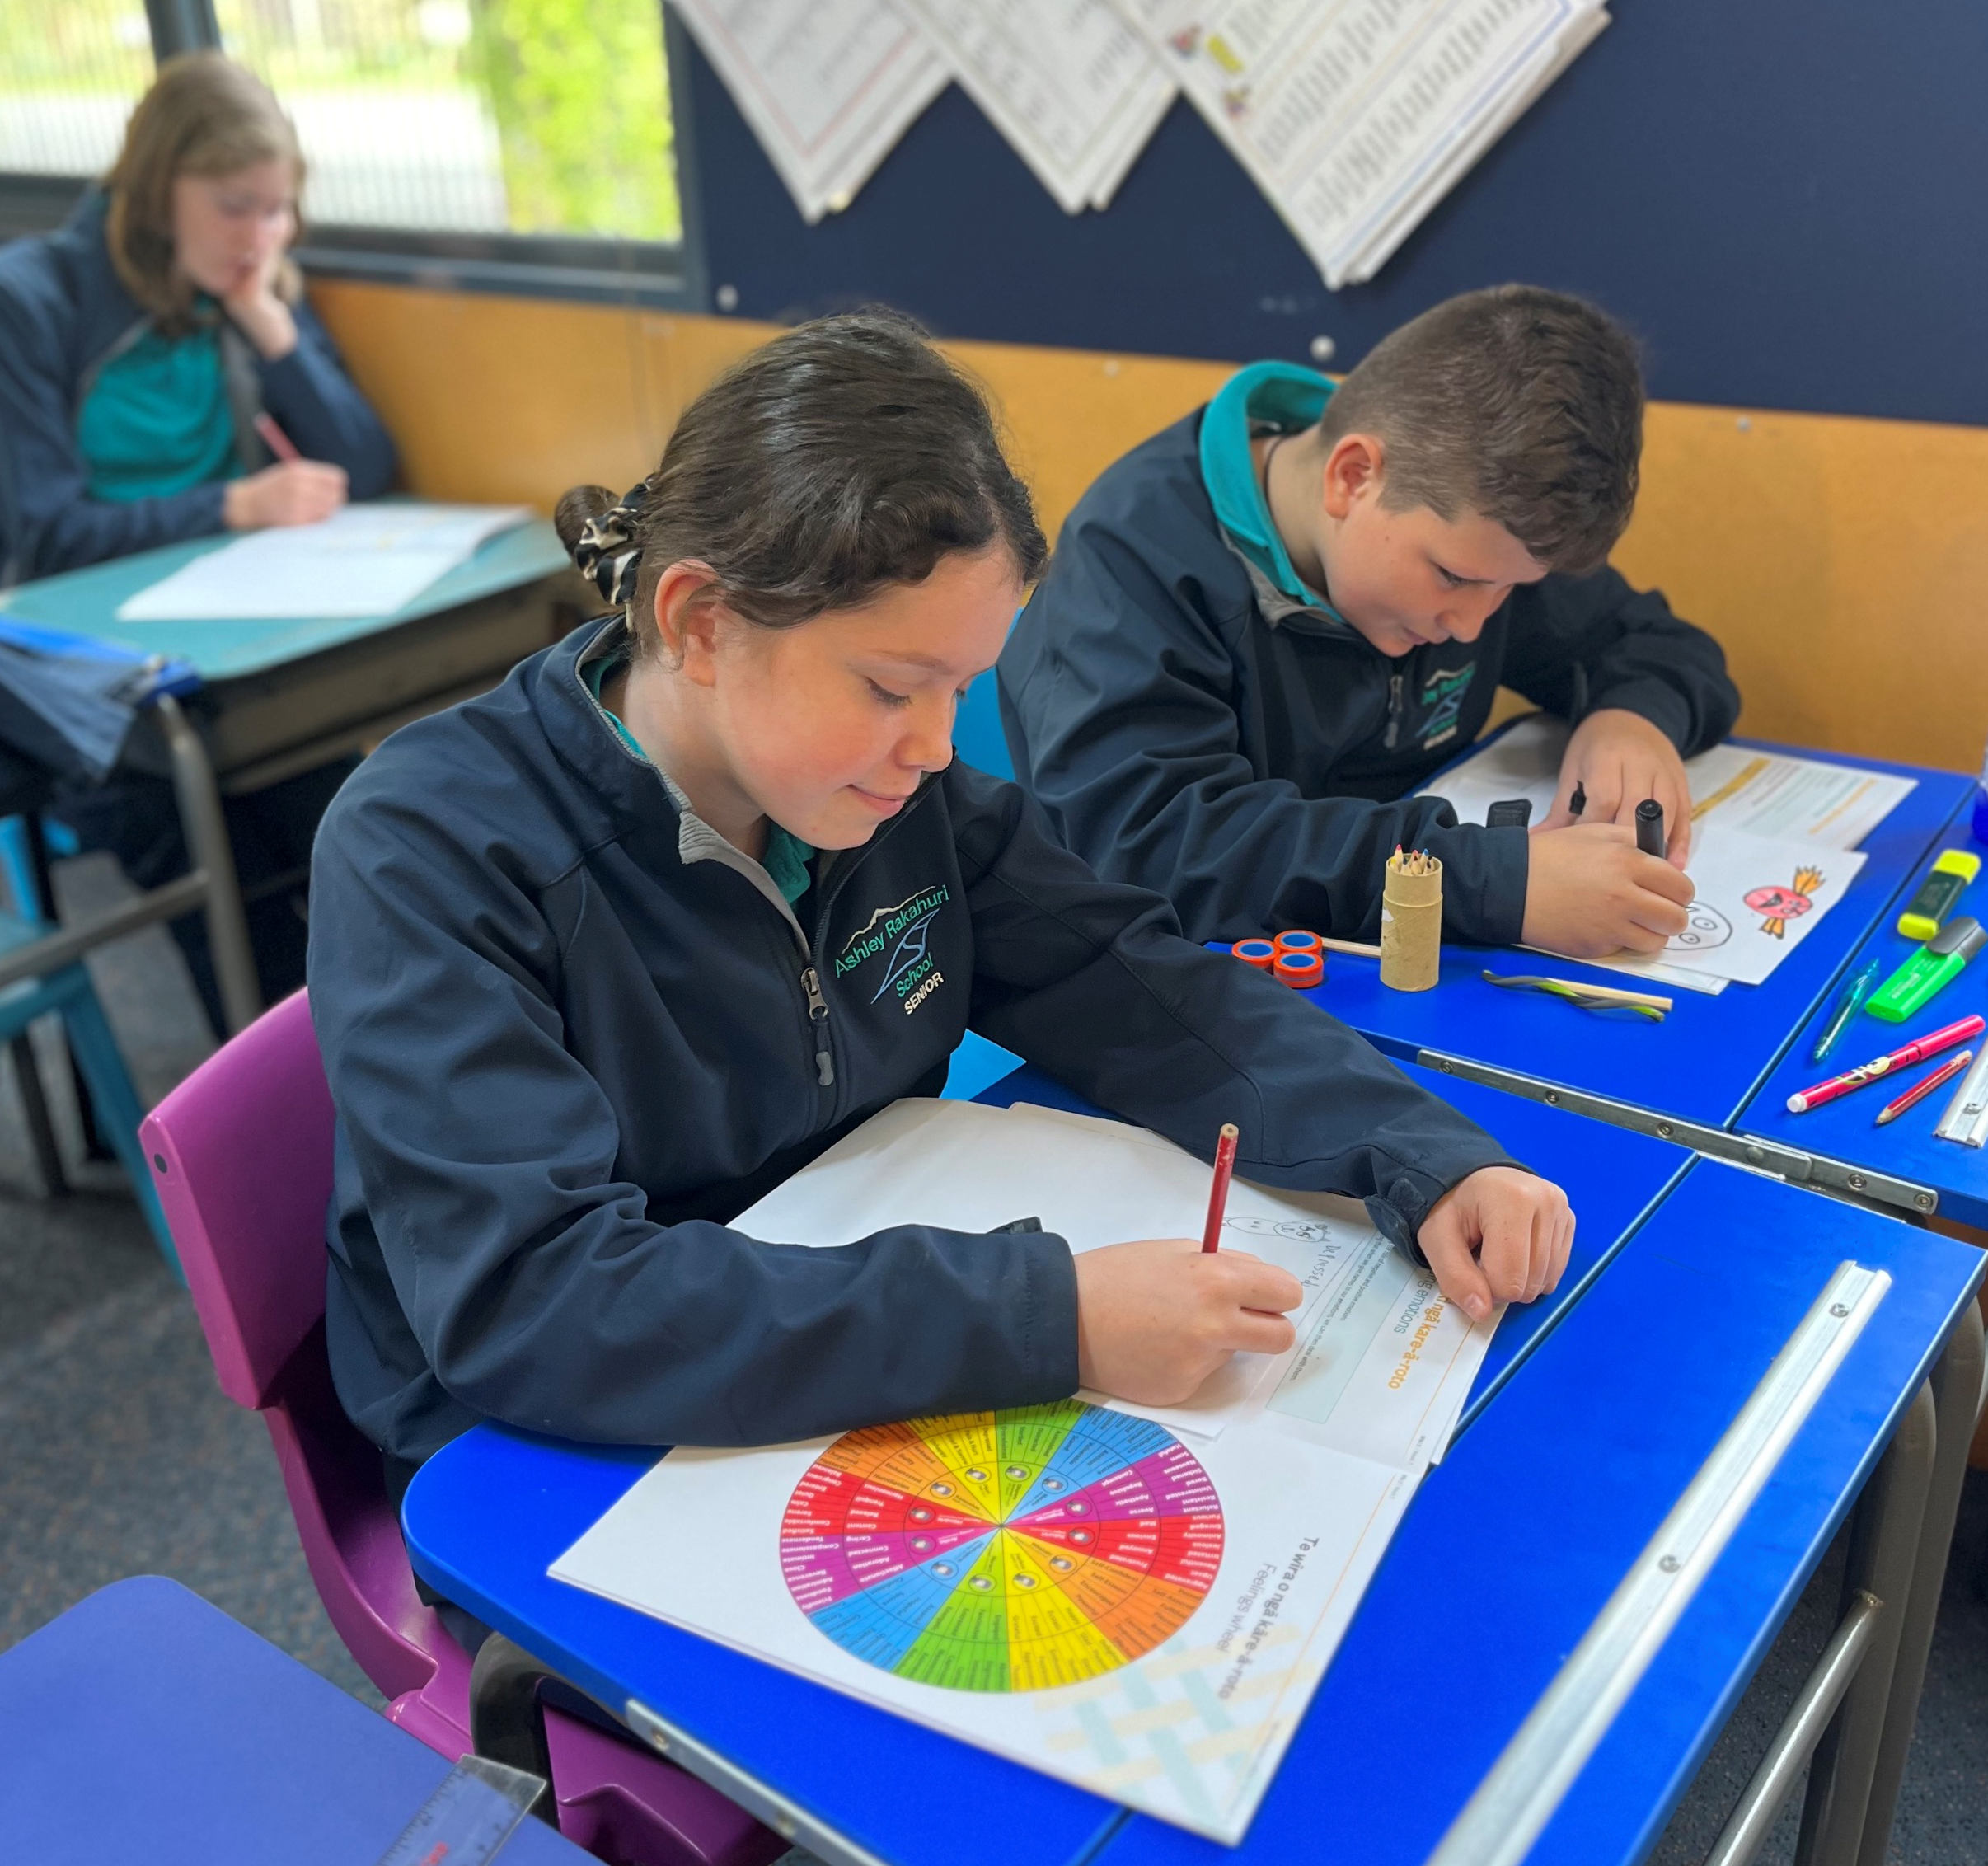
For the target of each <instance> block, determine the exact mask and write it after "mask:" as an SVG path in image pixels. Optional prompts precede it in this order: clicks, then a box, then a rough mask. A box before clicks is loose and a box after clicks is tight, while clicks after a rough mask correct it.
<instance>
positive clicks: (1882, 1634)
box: [1795, 1381, 1937, 1866]
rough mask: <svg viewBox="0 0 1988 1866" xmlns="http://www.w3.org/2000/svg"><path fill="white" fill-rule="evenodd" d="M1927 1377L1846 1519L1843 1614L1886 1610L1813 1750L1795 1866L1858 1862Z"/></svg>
mask: <svg viewBox="0 0 1988 1866" xmlns="http://www.w3.org/2000/svg"><path fill="white" fill-rule="evenodd" d="M1936 1436H1937V1428H1936V1414H1935V1412H1934V1400H1933V1391H1932V1385H1931V1382H1930V1381H1928V1382H1926V1383H1925V1384H1923V1385H1921V1386H1920V1390H1919V1391H1918V1393H1917V1394H1916V1395H1915V1396H1914V1398H1913V1400H1912V1404H1911V1407H1910V1409H1908V1410H1907V1411H1906V1415H1905V1417H1904V1418H1902V1419H1901V1421H1900V1422H1899V1425H1898V1430H1897V1432H1896V1433H1895V1434H1894V1435H1893V1437H1892V1442H1891V1446H1890V1447H1889V1448H1888V1449H1887V1451H1886V1452H1885V1454H1884V1457H1883V1460H1881V1461H1880V1463H1879V1464H1878V1468H1877V1470H1875V1471H1873V1473H1872V1474H1871V1479H1870V1481H1869V1483H1868V1484H1866V1485H1865V1486H1864V1495H1863V1496H1862V1498H1859V1501H1858V1504H1857V1511H1856V1514H1855V1515H1854V1517H1852V1518H1851V1521H1850V1562H1849V1565H1848V1567H1847V1568H1846V1569H1845V1573H1844V1577H1843V1608H1844V1611H1845V1614H1848V1613H1850V1612H1851V1611H1853V1610H1854V1609H1855V1607H1856V1606H1857V1604H1858V1601H1859V1596H1862V1595H1865V1594H1869V1595H1873V1596H1875V1597H1876V1598H1877V1599H1878V1601H1881V1602H1882V1603H1883V1608H1884V1611H1883V1615H1882V1616H1881V1617H1880V1619H1879V1620H1878V1632H1877V1635H1876V1637H1875V1638H1873V1640H1872V1641H1871V1643H1870V1646H1869V1648H1868V1650H1867V1651H1866V1652H1865V1654H1864V1662H1863V1664H1862V1665H1860V1666H1859V1667H1858V1669H1857V1676H1856V1679H1855V1681H1854V1683H1852V1684H1851V1685H1850V1689H1849V1690H1847V1691H1845V1693H1844V1696H1843V1704H1842V1708H1841V1709H1840V1710H1839V1711H1838V1712H1837V1713H1836V1718H1835V1720H1834V1721H1833V1722H1832V1723H1831V1725H1830V1727H1829V1729H1828V1732H1826V1734H1825V1735H1824V1737H1823V1738H1822V1742H1820V1743H1818V1744H1817V1746H1816V1753H1815V1760H1814V1761H1813V1762H1812V1763H1811V1765H1809V1772H1808V1794H1807V1800H1806V1802H1805V1803H1804V1804H1803V1809H1802V1832H1801V1837H1800V1839H1799V1840H1798V1841H1797V1842H1796V1844H1795V1866H1855V1862H1856V1860H1857V1859H1858V1855H1859V1847H1860V1846H1861V1845H1862V1842H1863V1837H1864V1811H1865V1809H1866V1807H1868V1805H1869V1803H1870V1798H1871V1783H1872V1779H1873V1772H1874V1771H1875V1770H1876V1768H1877V1764H1878V1746H1879V1743H1880V1742H1881V1741H1882V1740H1883V1736H1884V1726H1885V1713H1886V1709H1887V1705H1888V1704H1889V1703H1890V1700H1891V1694H1892V1674H1893V1672H1894V1671H1895V1669H1896V1664H1897V1655H1898V1647H1899V1638H1900V1634H1901V1629H1902V1627H1903V1625H1904V1622H1905V1619H1906V1609H1907V1608H1908V1606H1909V1605H1910V1602H1911V1589H1912V1573H1913V1564H1914V1563H1915V1560H1916V1559H1917V1558H1918V1554H1919V1537H1920V1527H1921V1526H1922V1525H1923V1524H1924V1523H1925V1519H1926V1498H1927V1496H1928V1494H1929V1491H1930V1489H1931V1487H1932V1481H1933V1463H1934V1452H1935V1450H1936Z"/></svg>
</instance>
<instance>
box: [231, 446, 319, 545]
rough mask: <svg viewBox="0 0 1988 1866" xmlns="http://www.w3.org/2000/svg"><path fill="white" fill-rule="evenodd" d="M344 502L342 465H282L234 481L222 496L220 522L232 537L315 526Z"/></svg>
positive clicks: (310, 462) (304, 462) (284, 462)
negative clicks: (284, 527) (280, 527)
mask: <svg viewBox="0 0 1988 1866" xmlns="http://www.w3.org/2000/svg"><path fill="white" fill-rule="evenodd" d="M343 504H345V468H344V467H343V466H327V465H326V463H325V462H323V461H321V460H279V461H278V462H277V463H276V464H275V465H274V466H265V467H264V468H263V470H262V471H260V473H251V474H249V475H248V476H246V478H244V479H240V480H230V481H228V482H227V490H226V491H225V492H224V493H223V494H222V495H221V518H222V522H223V523H224V524H225V525H226V526H227V528H228V529H229V530H230V531H231V532H259V531H261V530H263V529H264V528H265V527H267V526H270V525H315V524H316V523H318V522H319V520H321V519H323V518H330V517H331V514H332V513H334V512H335V511H337V510H338V509H339V508H340V506H341V505H343Z"/></svg>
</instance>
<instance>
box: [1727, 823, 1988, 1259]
mask: <svg viewBox="0 0 1988 1866" xmlns="http://www.w3.org/2000/svg"><path fill="white" fill-rule="evenodd" d="M1968 788H1969V791H1970V793H1971V795H1970V796H1969V798H1968V799H1967V802H1966V803H1964V804H1962V807H1961V809H1959V810H1958V811H1957V812H1956V813H1955V814H1954V817H1953V821H1952V822H1951V823H1949V824H1948V828H1947V832H1946V833H1945V834H1944V835H1942V836H1939V837H1935V838H1934V842H1933V843H1932V846H1930V847H1929V848H1928V850H1927V851H1926V853H1925V858H1924V860H1921V861H1920V863H1919V864H1918V865H1917V866H1916V867H1915V868H1914V870H1912V873H1911V877H1910V878H1909V879H1908V880H1907V882H1906V886H1905V887H1904V888H1902V889H1901V891H1900V895H1899V898H1898V899H1897V902H1896V903H1894V905H1893V908H1892V912H1888V913H1887V914H1885V915H1884V916H1883V918H1882V919H1881V920H1880V921H1879V922H1878V927H1877V929H1876V931H1874V932H1873V933H1872V935H1870V937H1869V938H1868V939H1867V940H1864V943H1863V945H1860V946H1859V948H1858V949H1857V950H1856V951H1855V952H1854V954H1851V956H1850V960H1849V961H1848V963H1846V964H1845V967H1844V968H1843V972H1842V979H1843V981H1844V982H1847V981H1848V980H1849V979H1850V978H1854V977H1855V976H1856V974H1857V973H1859V971H1860V970H1861V969H1862V968H1864V965H1865V964H1867V963H1868V962H1869V961H1870V960H1871V959H1878V960H1880V961H1882V962H1883V969H1882V970H1881V971H1880V972H1879V973H1878V984H1880V985H1882V984H1883V982H1884V981H1885V980H1886V979H1887V978H1890V977H1891V975H1892V972H1893V971H1894V970H1895V969H1896V968H1897V967H1898V966H1900V965H1902V964H1903V963H1905V961H1906V959H1910V958H1911V956H1912V954H1914V953H1915V951H1917V950H1918V948H1917V945H1915V942H1914V941H1912V940H1908V939H1906V937H1905V935H1903V934H1901V933H1900V932H1899V931H1897V927H1896V925H1895V922H1896V921H1897V918H1898V914H1899V912H1901V911H1902V910H1903V907H1904V904H1905V903H1906V901H1907V900H1909V899H1911V893H1912V890H1913V889H1914V888H1916V887H1917V886H1918V885H1919V883H1920V879H1922V878H1923V877H1924V875H1925V873H1926V871H1927V870H1929V869H1930V868H1931V867H1932V865H1933V861H1934V857H1935V856H1938V855H1939V851H1941V850H1942V849H1948V848H1957V849H1967V850H1968V851H1972V853H1973V854H1975V855H1976V856H1980V857H1981V860H1982V862H1983V864H1984V865H1988V844H1985V843H1981V842H1976V840H1975V839H1974V837H1973V835H1972V832H1971V831H1970V828H1969V823H1968V818H1969V817H1970V816H1971V815H1972V805H1973V799H1972V788H1973V787H1972V785H1969V787H1968ZM1953 911H1954V912H1955V914H1957V915H1958V914H1972V915H1973V916H1974V917H1976V919H1978V920H1981V921H1983V922H1984V923H1988V874H1984V875H1982V876H1981V878H1980V879H1977V880H1976V882H1975V883H1974V884H1973V885H1972V887H1971V888H1969V889H1968V890H1967V893H1965V894H1963V895H1962V897H1961V900H1960V904H1959V906H1958V907H1956V908H1955V909H1954V910H1953ZM1838 996H1840V986H1839V987H1837V988H1836V989H1832V990H1831V992H1828V993H1826V995H1825V996H1824V997H1823V999H1822V1001H1821V1002H1820V1003H1819V1004H1818V1005H1817V1007H1816V1010H1815V1012H1814V1015H1812V1016H1811V1017H1810V1019H1809V1020H1808V1021H1807V1024H1804V1025H1803V1028H1802V1029H1801V1030H1800V1031H1799V1032H1798V1036H1797V1040H1796V1041H1795V1042H1794V1043H1792V1044H1790V1045H1789V1050H1788V1053H1787V1055H1786V1056H1785V1057H1783V1058H1782V1060H1781V1063H1780V1066H1779V1067H1778V1068H1777V1069H1775V1071H1774V1072H1773V1073H1772V1074H1771V1075H1770V1076H1768V1078H1767V1080H1766V1081H1765V1083H1764V1084H1763V1085H1762V1086H1761V1090H1760V1092H1759V1093H1758V1094H1757V1095H1755V1096H1754V1097H1753V1099H1751V1101H1750V1102H1748V1103H1747V1108H1746V1111H1745V1112H1744V1113H1743V1114H1742V1115H1741V1117H1740V1118H1739V1121H1738V1123H1737V1126H1738V1127H1739V1128H1740V1130H1741V1132H1743V1133H1748V1134H1756V1135H1758V1136H1759V1137H1761V1139H1763V1140H1771V1141H1778V1142H1781V1143H1782V1144H1784V1146H1798V1147H1801V1148H1803V1149H1804V1150H1805V1151H1807V1152H1810V1153H1819V1154H1826V1155H1828V1156H1830V1157H1831V1159H1835V1160H1845V1161H1846V1162H1848V1163H1849V1164H1850V1165H1853V1166H1868V1167H1869V1168H1870V1169H1871V1170H1873V1171H1874V1172H1879V1173H1892V1174H1897V1176H1898V1177H1899V1178H1900V1179H1911V1180H1912V1181H1914V1182H1915V1184H1919V1185H1922V1186H1930V1187H1931V1188H1932V1189H1933V1190H1934V1192H1936V1193H1939V1215H1940V1216H1941V1217H1943V1218H1953V1219H1958V1221H1960V1222H1961V1223H1962V1224H1966V1225H1978V1226H1988V1147H1975V1146H1960V1145H1958V1143H1956V1142H1953V1141H1943V1140H1939V1139H1937V1138H1935V1137H1934V1132H1933V1130H1934V1128H1936V1127H1938V1126H1939V1120H1940V1117H1941V1116H1942V1115H1943V1114H1945V1113H1946V1112H1947V1104H1948V1102H1950V1101H1952V1100H1953V1091H1954V1090H1956V1089H1957V1088H1958V1087H1959V1086H1960V1083H1959V1081H1958V1080H1956V1081H1952V1082H1949V1083H1948V1084H1946V1085H1944V1086H1943V1087H1941V1088H1938V1089H1935V1090H1934V1091H1933V1093H1932V1094H1931V1095H1929V1096H1927V1098H1926V1099H1925V1100H1924V1101H1922V1102H1921V1103H1920V1104H1919V1105H1918V1107H1916V1108H1914V1109H1908V1110H1907V1111H1906V1113H1905V1114H1901V1115H1900V1116H1899V1118H1897V1120H1896V1121H1894V1122H1892V1123H1891V1125H1890V1126H1889V1127H1885V1128H1880V1127H1878V1126H1877V1125H1876V1124H1875V1123H1876V1121H1877V1118H1878V1109H1881V1108H1883V1106H1884V1104H1886V1103H1887V1101H1889V1100H1891V1099H1892V1097H1893V1096H1895V1095H1897V1094H1899V1093H1900V1091H1901V1090H1903V1089H1905V1088H1906V1087H1907V1086H1909V1085H1911V1084H1912V1083H1914V1082H1915V1081H1918V1080H1919V1079H1920V1076H1924V1075H1926V1074H1927V1073H1928V1072H1929V1071H1931V1070H1932V1069H1934V1067H1936V1066H1937V1065H1938V1064H1939V1063H1940V1062H1943V1061H1944V1060H1946V1057H1950V1056H1954V1055H1958V1051H1957V1050H1949V1051H1948V1052H1946V1053H1945V1054H1944V1055H1943V1056H1940V1057H1934V1058H1933V1059H1932V1060H1931V1061H1930V1062H1923V1063H1920V1065H1919V1066H1918V1067H1916V1068H1913V1069H1907V1070H1903V1071H1901V1072H1900V1073H1899V1074H1898V1075H1897V1076H1892V1077H1891V1078H1890V1079H1889V1080H1888V1081H1876V1082H1873V1083H1872V1084H1871V1085H1869V1086H1868V1088H1862V1089H1859V1090H1857V1091H1856V1093H1855V1094H1854V1095H1845V1096H1844V1097H1843V1098H1842V1099H1841V1100H1840V1101H1832V1102H1826V1103H1824V1104H1823V1105H1822V1107H1820V1108H1817V1109H1812V1110H1811V1111H1810V1112H1809V1113H1807V1114H1789V1112H1788V1098H1789V1096H1790V1095H1793V1094H1794V1093H1795V1092H1796V1091H1797V1090H1800V1089H1806V1088H1811V1087H1812V1086H1814V1085H1815V1084H1816V1083H1817V1082H1821V1081H1826V1080H1827V1079H1828V1078H1829V1077H1830V1076H1835V1075H1838V1074H1840V1073H1841V1071H1844V1070H1845V1069H1850V1068H1854V1067H1855V1066H1856V1065H1857V1064H1859V1063H1860V1062H1869V1061H1870V1060H1871V1058H1872V1057H1875V1056H1882V1055H1883V1054H1884V1053H1886V1052H1887V1050H1894V1049H1897V1048H1898V1047H1899V1045H1900V1044H1901V1043H1910V1042H1911V1040H1912V1039H1913V1038H1915V1037H1923V1036H1925V1035H1926V1034H1928V1033H1929V1031H1934V1030H1937V1029H1940V1028H1941V1027H1942V1026H1943V1025H1944V1024H1952V1023H1953V1022H1955V1021H1956V1020H1958V1019H1960V1018H1962V1017H1965V1016H1967V1014H1968V1013H1969V1012H1970V1011H1977V1012H1979V1013H1980V1014H1981V1015H1983V1016H1985V1017H1988V963H1984V961H1983V960H1981V959H1976V960H1974V961H1973V962H1972V963H1971V964H1970V965H1969V966H1968V967H1967V970H1966V971H1964V972H1963V973H1961V975H1960V977H1959V978H1957V979H1955V980H1954V982H1953V983H1952V984H1951V985H1949V986H1948V987H1947V988H1946V990H1945V991H1943V992H1941V993H1940V994H1939V996H1938V997H1936V998H1934V1000H1933V1001H1932V1002H1931V1003H1930V1004H1929V1005H1928V1006H1926V1007H1925V1010H1922V1011H1920V1014H1919V1015H1917V1016H1916V1017H1914V1018H1911V1019H1908V1020H1906V1022H1905V1023H1903V1024H1883V1023H1880V1022H1879V1021H1878V1019H1876V1018H1875V1017H1872V1016H1870V1015H1868V1014H1864V1013H1859V1015H1858V1016H1857V1017H1856V1018H1855V1019H1854V1020H1853V1021H1852V1023H1851V1024H1850V1028H1849V1029H1847V1030H1845V1032H1844V1033H1843V1034H1842V1036H1841V1037H1840V1038H1838V1039H1837V1042H1836V1048H1834V1049H1833V1050H1831V1052H1830V1053H1829V1055H1828V1057H1826V1059H1825V1060H1824V1061H1823V1062H1819V1063H1817V1062H1810V1061H1809V1060H1808V1053H1809V1052H1810V1051H1811V1050H1812V1048H1814V1047H1815V1042H1816V1038H1817V1037H1818V1036H1820V1035H1821V1034H1822V1028H1823V1026H1824V1025H1825V1024H1826V1023H1827V1022H1828V1021H1829V1019H1830V1015H1831V1012H1832V1011H1834V1010H1835V1009H1836V999H1837V997H1838ZM1984 1043H1988V1037H1977V1038H1975V1040H1974V1042H1973V1043H1972V1045H1971V1046H1968V1047H1971V1048H1972V1049H1973V1050H1974V1052H1975V1053H1976V1055H1977V1056H1978V1055H1979V1054H1980V1053H1981V1048H1982V1045H1983V1044H1984Z"/></svg>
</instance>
